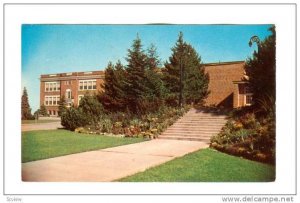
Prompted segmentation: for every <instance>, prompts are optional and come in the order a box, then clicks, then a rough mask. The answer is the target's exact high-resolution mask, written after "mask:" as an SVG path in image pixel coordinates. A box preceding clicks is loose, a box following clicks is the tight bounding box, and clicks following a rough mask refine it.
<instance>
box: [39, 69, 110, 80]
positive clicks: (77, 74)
mask: <svg viewBox="0 0 300 203" xmlns="http://www.w3.org/2000/svg"><path fill="white" fill-rule="evenodd" d="M104 73H105V71H104V70H93V71H77V72H64V73H48V74H41V75H40V78H55V77H72V76H80V75H86V76H88V75H99V74H100V75H104Z"/></svg>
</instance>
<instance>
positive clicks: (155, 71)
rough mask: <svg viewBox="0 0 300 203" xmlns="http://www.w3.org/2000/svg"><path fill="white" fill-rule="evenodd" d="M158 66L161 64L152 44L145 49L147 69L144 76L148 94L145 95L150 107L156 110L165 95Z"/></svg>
mask: <svg viewBox="0 0 300 203" xmlns="http://www.w3.org/2000/svg"><path fill="white" fill-rule="evenodd" d="M160 64H161V62H160V59H159V57H158V54H157V49H156V47H155V46H154V44H151V45H150V47H149V48H148V49H147V69H146V72H145V76H146V86H147V90H148V92H147V93H146V99H147V100H148V102H149V103H150V105H151V106H152V107H157V108H159V106H160V105H162V102H163V101H164V98H165V95H166V88H165V85H164V82H163V81H162V74H161V68H159V67H158V66H159V65H160ZM153 102H154V103H153ZM152 103H153V104H152ZM157 103H158V104H157Z"/></svg>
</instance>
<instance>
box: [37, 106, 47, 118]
mask: <svg viewBox="0 0 300 203" xmlns="http://www.w3.org/2000/svg"><path fill="white" fill-rule="evenodd" d="M39 114H40V115H42V116H49V114H48V113H47V109H46V106H45V105H44V104H42V105H41V107H40V110H39Z"/></svg>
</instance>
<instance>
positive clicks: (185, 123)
mask: <svg viewBox="0 0 300 203" xmlns="http://www.w3.org/2000/svg"><path fill="white" fill-rule="evenodd" d="M226 121H227V120H226V116H225V115H224V114H221V113H217V112H215V111H211V110H206V109H202V110H201V109H195V108H192V109H191V110H190V111H189V112H187V113H186V114H185V115H184V116H183V117H182V118H180V119H179V120H177V121H176V122H175V123H174V124H173V125H172V126H170V127H169V128H168V129H167V130H166V131H164V132H163V133H162V134H161V135H159V136H158V138H159V139H176V140H190V141H202V142H205V143H210V138H211V136H213V135H215V134H218V133H219V132H220V130H221V128H222V127H223V126H224V125H225V123H226Z"/></svg>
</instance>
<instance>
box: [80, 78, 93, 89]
mask: <svg viewBox="0 0 300 203" xmlns="http://www.w3.org/2000/svg"><path fill="white" fill-rule="evenodd" d="M96 89H97V86H96V80H80V81H79V90H96Z"/></svg>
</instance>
